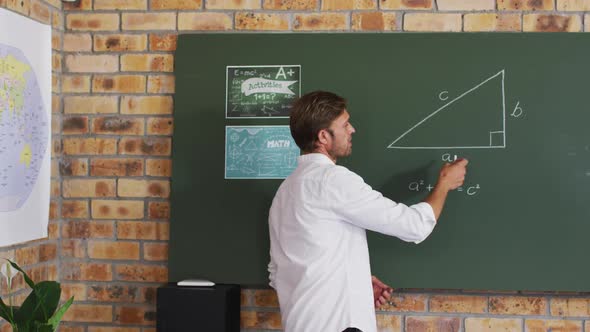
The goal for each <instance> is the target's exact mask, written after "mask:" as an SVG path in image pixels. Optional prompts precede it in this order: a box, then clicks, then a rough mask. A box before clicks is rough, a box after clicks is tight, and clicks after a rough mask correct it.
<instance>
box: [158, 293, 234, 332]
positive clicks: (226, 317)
mask: <svg viewBox="0 0 590 332" xmlns="http://www.w3.org/2000/svg"><path fill="white" fill-rule="evenodd" d="M157 294H158V295H157V305H156V306H157V309H156V310H157V315H156V317H157V323H156V324H157V331H158V332H184V331H186V332H189V331H190V332H197V331H203V332H239V331H240V286H239V285H226V284H220V285H215V286H211V287H185V286H177V285H176V284H175V283H169V284H168V285H166V286H162V287H159V288H158V293H157Z"/></svg>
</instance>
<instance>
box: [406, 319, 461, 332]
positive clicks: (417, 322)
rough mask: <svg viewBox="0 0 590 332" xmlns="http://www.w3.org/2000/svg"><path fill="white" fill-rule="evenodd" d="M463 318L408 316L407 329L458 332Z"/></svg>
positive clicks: (418, 331) (427, 331) (420, 331)
mask: <svg viewBox="0 0 590 332" xmlns="http://www.w3.org/2000/svg"><path fill="white" fill-rule="evenodd" d="M460 327H461V319H460V318H458V317H436V316H434V317H433V316H430V317H407V318H406V331H415V332H429V331H440V332H458V331H459V328H460Z"/></svg>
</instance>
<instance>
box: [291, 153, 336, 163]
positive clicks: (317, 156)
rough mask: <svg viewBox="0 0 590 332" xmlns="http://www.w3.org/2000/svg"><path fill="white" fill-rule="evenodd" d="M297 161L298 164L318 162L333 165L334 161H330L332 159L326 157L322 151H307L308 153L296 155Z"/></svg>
mask: <svg viewBox="0 0 590 332" xmlns="http://www.w3.org/2000/svg"><path fill="white" fill-rule="evenodd" d="M298 161H299V164H302V163H319V164H332V165H335V163H334V162H333V161H332V159H330V158H328V156H326V155H325V154H323V153H308V154H304V155H301V156H299V157H298Z"/></svg>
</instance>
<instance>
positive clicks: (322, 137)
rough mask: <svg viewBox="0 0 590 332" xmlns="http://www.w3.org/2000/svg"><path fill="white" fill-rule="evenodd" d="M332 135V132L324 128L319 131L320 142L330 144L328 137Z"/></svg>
mask: <svg viewBox="0 0 590 332" xmlns="http://www.w3.org/2000/svg"><path fill="white" fill-rule="evenodd" d="M329 136H330V133H329V132H328V131H327V130H326V129H322V130H320V131H319V132H318V143H320V144H324V145H326V144H328V142H329V140H328V137H329Z"/></svg>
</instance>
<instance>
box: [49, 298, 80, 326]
mask: <svg viewBox="0 0 590 332" xmlns="http://www.w3.org/2000/svg"><path fill="white" fill-rule="evenodd" d="M73 302H74V297H73V296H72V297H70V299H69V300H68V301H67V302H66V303H64V304H63V305H62V306H61V307H60V308H59V309H57V311H56V312H55V314H54V315H53V316H52V317H51V318H49V321H48V323H50V324H51V326H53V329H54V330H55V329H57V325H59V322H60V321H61V319H62V317H63V315H64V314H65V313H66V311H67V310H68V309H69V308H70V306H71V305H72V303H73Z"/></svg>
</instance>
